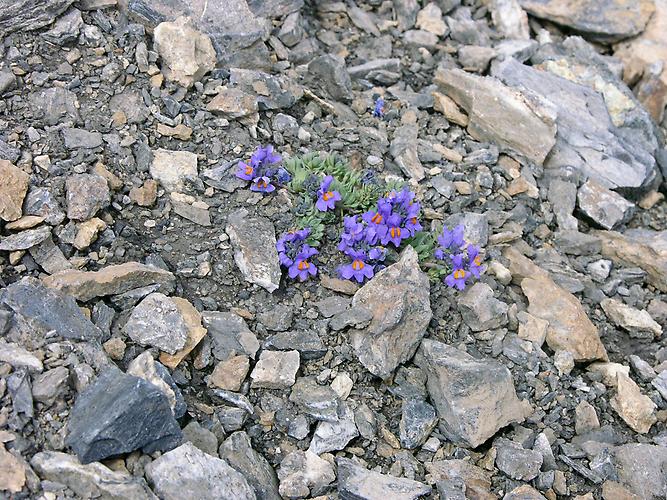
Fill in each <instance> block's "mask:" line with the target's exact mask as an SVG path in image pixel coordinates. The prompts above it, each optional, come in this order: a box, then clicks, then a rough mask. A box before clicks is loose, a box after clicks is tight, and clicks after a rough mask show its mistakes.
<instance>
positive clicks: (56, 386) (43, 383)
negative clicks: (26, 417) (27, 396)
mask: <svg viewBox="0 0 667 500" xmlns="http://www.w3.org/2000/svg"><path fill="white" fill-rule="evenodd" d="M68 378H69V370H68V369H67V368H66V367H64V366H58V367H56V368H52V369H51V370H47V371H45V372H44V373H40V374H39V375H37V376H36V377H35V378H34V379H33V381H32V398H33V399H34V400H35V401H37V402H39V403H44V404H45V405H47V406H49V405H51V404H52V403H53V402H54V401H55V399H56V398H57V397H58V395H59V394H60V393H61V392H62V391H63V390H64V389H65V387H66V386H67V379H68Z"/></svg>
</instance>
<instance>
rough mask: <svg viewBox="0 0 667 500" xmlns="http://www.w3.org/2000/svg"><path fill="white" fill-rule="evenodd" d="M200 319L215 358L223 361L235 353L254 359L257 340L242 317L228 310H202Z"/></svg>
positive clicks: (257, 344)
mask: <svg viewBox="0 0 667 500" xmlns="http://www.w3.org/2000/svg"><path fill="white" fill-rule="evenodd" d="M202 320H203V324H204V326H205V327H206V329H207V330H208V336H209V338H210V339H211V347H212V349H213V356H214V357H215V359H217V360H219V361H225V360H227V359H229V358H230V357H232V356H234V355H235V354H246V355H247V356H249V357H251V358H252V359H255V354H257V351H258V350H259V341H258V340H257V337H256V336H255V334H254V333H252V332H251V331H250V329H249V328H248V325H247V324H246V322H245V320H244V319H243V318H241V317H240V316H238V315H236V314H234V313H230V312H217V311H204V312H203V313H202Z"/></svg>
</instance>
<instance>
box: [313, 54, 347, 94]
mask: <svg viewBox="0 0 667 500" xmlns="http://www.w3.org/2000/svg"><path fill="white" fill-rule="evenodd" d="M308 73H309V75H310V77H311V78H313V80H314V81H315V83H317V85H318V86H320V87H321V88H322V89H323V90H324V91H325V92H327V93H328V94H329V96H330V97H331V98H332V99H334V100H336V101H343V102H350V101H351V100H352V97H353V93H352V80H350V75H349V73H348V72H347V68H346V67H345V60H344V59H343V58H342V57H340V56H337V55H334V54H325V55H322V56H320V57H317V58H315V59H313V60H312V61H311V62H310V64H309V65H308Z"/></svg>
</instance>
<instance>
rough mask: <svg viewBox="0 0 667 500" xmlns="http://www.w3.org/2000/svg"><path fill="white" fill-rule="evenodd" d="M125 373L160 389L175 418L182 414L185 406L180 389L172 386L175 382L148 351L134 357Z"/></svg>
mask: <svg viewBox="0 0 667 500" xmlns="http://www.w3.org/2000/svg"><path fill="white" fill-rule="evenodd" d="M127 374H128V375H134V376H135V377H139V378H141V379H144V380H145V381H147V382H150V383H151V384H153V385H154V386H155V387H157V388H158V389H160V391H161V392H162V393H163V394H164V395H165V396H166V397H167V399H168V400H169V407H170V408H171V410H172V412H173V413H174V416H175V417H176V418H180V417H182V416H183V414H184V413H185V410H186V409H187V408H186V405H185V401H184V400H183V396H182V394H181V391H180V390H179V389H178V388H177V387H174V385H175V383H174V381H173V379H172V378H171V375H169V372H168V371H167V370H166V369H165V368H164V366H161V365H160V363H158V362H157V361H155V359H153V356H152V355H151V353H150V351H144V352H142V353H141V354H140V355H139V356H137V357H136V358H134V359H133V360H132V361H131V362H130V364H129V365H127ZM165 375H167V376H165Z"/></svg>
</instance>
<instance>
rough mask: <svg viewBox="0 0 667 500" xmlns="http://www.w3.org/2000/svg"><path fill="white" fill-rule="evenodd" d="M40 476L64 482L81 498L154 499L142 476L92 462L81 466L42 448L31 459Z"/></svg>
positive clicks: (77, 461) (61, 455)
mask: <svg viewBox="0 0 667 500" xmlns="http://www.w3.org/2000/svg"><path fill="white" fill-rule="evenodd" d="M30 465H31V466H32V468H33V469H35V471H36V472H37V473H38V474H39V477H40V478H42V479H46V480H48V481H54V482H57V483H61V484H64V485H65V486H67V487H68V488H70V489H71V490H72V491H74V493H76V494H77V495H78V496H79V497H80V498H107V499H112V498H132V499H136V500H157V497H156V496H155V495H154V494H153V492H152V491H151V489H150V488H149V487H148V484H146V481H145V480H144V478H138V477H133V476H130V475H127V474H123V473H121V472H116V471H113V470H111V469H109V468H108V467H105V466H104V465H102V464H100V463H97V462H94V463H91V464H87V465H83V464H82V463H81V462H79V460H78V459H77V458H76V457H75V456H73V455H68V454H67V453H60V452H57V451H42V452H39V453H37V454H36V455H34V456H33V457H32V459H31V460H30Z"/></svg>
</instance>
